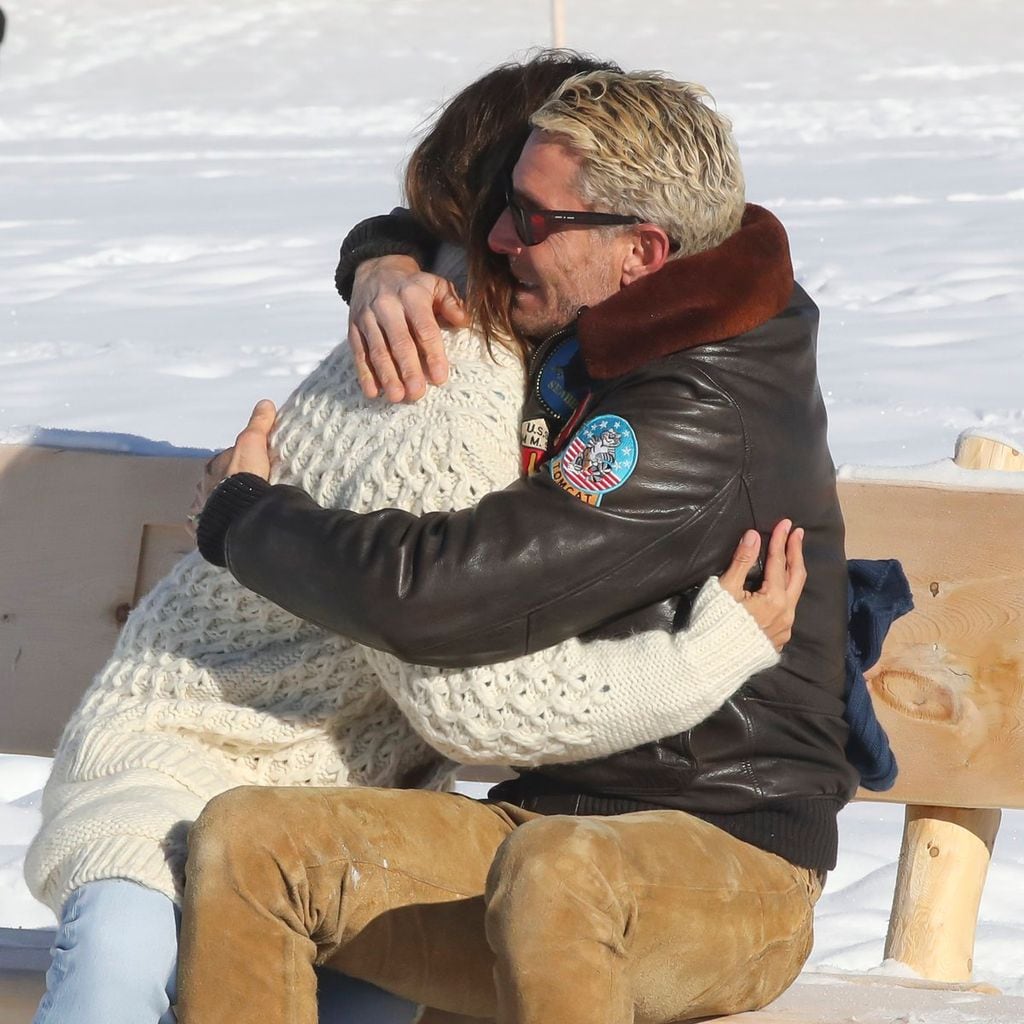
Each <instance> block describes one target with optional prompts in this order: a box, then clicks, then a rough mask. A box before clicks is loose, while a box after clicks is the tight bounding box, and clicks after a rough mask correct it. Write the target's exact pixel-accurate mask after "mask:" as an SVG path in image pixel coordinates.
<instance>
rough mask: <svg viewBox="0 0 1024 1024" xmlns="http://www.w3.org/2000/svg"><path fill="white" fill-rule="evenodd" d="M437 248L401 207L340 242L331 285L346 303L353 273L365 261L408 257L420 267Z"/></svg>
mask: <svg viewBox="0 0 1024 1024" xmlns="http://www.w3.org/2000/svg"><path fill="white" fill-rule="evenodd" d="M438 245H439V241H438V239H436V238H435V237H434V236H433V235H432V234H431V233H430V232H429V231H428V230H427V229H426V228H425V227H423V225H422V224H420V223H419V221H417V220H416V219H415V218H414V217H413V215H412V214H411V213H409V211H408V210H403V209H401V208H399V209H396V210H394V211H392V212H391V213H386V214H383V215H381V216H379V217H370V218H369V219H368V220H364V221H360V222H359V223H358V224H357V225H356V226H355V227H354V228H353V229H352V230H351V231H350V232H349V233H348V234H347V235H346V236H345V241H344V242H342V243H341V252H340V254H339V259H338V269H337V270H336V271H335V272H334V286H335V287H336V288H337V289H338V294H339V295H340V296H341V297H342V298H343V299H344V300H345V301H346V302H349V301H350V300H351V298H352V284H353V282H354V280H355V276H356V270H357V269H358V267H359V264H360V263H362V262H363V261H364V260H372V259H376V258H377V257H378V256H411V257H412V258H413V259H414V260H415V261H416V262H417V263H418V264H419V265H420V267H421V268H426V267H429V266H430V265H431V263H433V261H434V257H435V256H436V255H437V248H438Z"/></svg>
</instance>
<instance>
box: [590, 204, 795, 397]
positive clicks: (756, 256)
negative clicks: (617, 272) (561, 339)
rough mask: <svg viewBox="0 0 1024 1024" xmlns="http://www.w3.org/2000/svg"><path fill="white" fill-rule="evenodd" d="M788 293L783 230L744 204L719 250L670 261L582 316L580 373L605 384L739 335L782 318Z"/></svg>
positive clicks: (789, 284)
mask: <svg viewBox="0 0 1024 1024" xmlns="http://www.w3.org/2000/svg"><path fill="white" fill-rule="evenodd" d="M792 291H793V264H792V262H791V261H790V256H789V240H788V238H787V237H786V229H785V228H784V227H783V226H782V224H781V223H780V221H779V220H778V218H776V217H775V215H774V214H772V213H769V212H768V210H765V209H764V208H762V207H760V206H752V205H748V206H747V208H746V211H745V212H744V214H743V221H742V224H741V225H740V229H739V231H737V232H736V234H734V235H732V236H730V237H729V238H727V239H726V240H725V241H724V242H723V243H722V244H721V245H719V246H716V247H715V248H714V249H709V250H707V251H706V252H700V253H696V254H695V255H693V256H684V257H681V258H680V259H677V260H671V261H670V262H669V263H667V264H666V265H665V266H664V267H663V268H662V269H661V270H659V271H658V272H657V273H656V274H651V275H650V276H649V277H645V278H643V279H642V280H640V281H637V282H636V283H635V284H631V285H630V286H629V287H628V288H623V289H622V291H620V292H616V294H615V295H613V296H612V297H611V298H609V299H606V300H605V301H604V302H601V303H599V304H598V305H596V306H592V307H591V308H589V309H587V310H584V312H583V314H582V315H581V316H580V319H579V324H578V329H579V338H580V349H581V351H582V353H583V359H584V361H585V363H586V366H587V371H588V373H589V374H590V376H591V377H593V378H595V379H598V380H610V379H612V378H614V377H619V376H621V375H622V374H624V373H629V372H630V371H631V370H635V369H636V368H637V367H639V366H643V365H644V364H645V363H648V362H650V361H651V360H653V359H659V358H661V357H663V356H667V355H671V354H672V353H673V352H680V351H682V350H683V349H687V348H695V347H696V346H698V345H707V344H709V343H711V342H715V341H722V340H724V339H725V338H733V337H735V336H736V335H738V334H744V333H745V332H746V331H751V330H753V329H754V328H755V327H758V326H760V325H761V324H763V323H765V322H766V321H767V320H770V319H771V318H772V317H774V316H777V315H778V314H779V313H781V312H782V310H783V309H785V308H786V305H787V303H788V302H789V299H790V295H791V294H792Z"/></svg>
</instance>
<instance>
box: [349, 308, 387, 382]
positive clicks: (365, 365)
mask: <svg viewBox="0 0 1024 1024" xmlns="http://www.w3.org/2000/svg"><path fill="white" fill-rule="evenodd" d="M348 347H349V348H350V349H351V350H352V362H353V363H354V364H355V368H356V376H357V377H358V378H359V386H360V388H362V390H363V394H364V395H366V397H367V398H376V397H377V396H378V395H379V394H380V384H379V383H378V382H377V378H376V376H375V375H374V372H373V370H372V368H371V367H370V361H369V359H368V358H367V356H366V341H365V340H364V338H363V334H362V331H360V330H359V328H358V327H357V326H356V325H355V324H354V323H350V324H349V325H348Z"/></svg>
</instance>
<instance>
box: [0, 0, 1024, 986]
mask: <svg viewBox="0 0 1024 1024" xmlns="http://www.w3.org/2000/svg"><path fill="white" fill-rule="evenodd" d="M3 6H4V8H5V10H6V12H7V14H8V19H9V21H8V36H7V40H6V41H5V43H4V44H3V46H2V47H0V438H6V439H8V440H13V439H17V438H22V437H25V436H27V435H29V434H31V428H32V427H33V426H41V427H46V428H64V429H72V430H89V431H103V432H108V433H109V432H118V433H124V434H132V435H143V436H145V437H148V438H152V439H156V440H161V441H167V442H170V443H171V444H174V445H179V446H194V447H201V448H211V447H219V446H222V445H224V444H226V443H228V442H229V441H230V439H231V438H232V437H233V436H234V434H235V433H236V432H237V431H238V429H239V428H240V426H241V424H242V422H243V421H244V418H245V416H246V415H247V413H248V411H249V409H250V408H251V406H252V404H253V402H254V401H255V400H256V399H257V398H260V397H262V396H266V397H270V398H274V399H276V400H278V401H280V400H281V399H283V398H284V397H285V396H286V394H287V393H288V392H289V391H290V390H291V388H292V387H293V386H294V385H295V384H296V383H297V382H298V381H299V379H300V378H301V377H302V376H304V375H305V374H306V373H308V372H309V371H310V370H311V369H312V368H313V366H314V365H315V363H316V362H317V361H318V360H319V359H320V358H321V357H322V356H323V355H324V354H325V353H326V352H327V351H328V350H329V349H330V348H331V347H332V346H333V345H334V344H335V343H336V342H337V341H338V340H339V339H340V338H341V337H342V335H343V331H344V320H345V309H344V306H343V304H342V303H341V301H340V300H339V299H338V298H337V296H336V295H334V293H333V286H332V275H333V268H334V262H335V258H336V252H337V246H338V243H339V241H340V239H341V237H342V236H343V234H344V232H345V230H346V229H347V228H348V227H349V226H350V225H351V224H352V223H354V222H355V221H356V220H358V219H360V218H361V217H363V216H366V215H369V214H371V213H375V212H380V211H382V210H386V209H388V208H390V207H391V206H392V205H394V204H395V203H396V202H397V201H398V189H397V180H398V172H399V170H400V167H401V165H402V161H403V158H404V156H405V155H406V154H407V152H408V150H409V147H410V136H411V133H413V132H414V131H415V130H416V129H417V127H418V126H419V125H421V124H422V122H423V119H424V118H425V117H426V116H427V115H428V114H429V113H430V111H431V110H432V109H434V107H435V106H436V105H437V104H438V103H439V102H440V101H441V100H443V99H444V97H445V96H447V95H450V94H451V92H452V91H453V90H455V89H457V88H458V87H460V86H462V85H463V84H465V83H466V82H468V81H469V80H471V79H472V78H473V77H475V76H476V75H477V74H479V73H481V72H482V71H484V70H486V69H487V68H488V67H490V66H492V65H493V64H495V63H497V62H498V61H500V60H503V59H507V58H508V57H510V56H512V55H515V54H521V53H522V52H523V51H524V50H525V49H526V48H527V47H529V46H531V45H535V44H543V43H545V42H547V41H548V39H549V38H550V37H549V23H548V3H547V0H516V2H515V3H499V2H497V0H479V2H476V3H470V2H455V0H394V2H388V0H248V2H246V3H245V4H240V3H237V2H234V3H227V2H220V3H218V2H212V0H176V2H167V0H146V2H144V3H140V2H139V0H77V2H75V3H71V2H70V0H4V3H3ZM566 7H567V12H568V40H569V43H570V44H571V45H574V46H577V47H579V48H582V49H587V50H591V51H593V52H595V53H598V54H600V55H602V56H606V57H611V58H614V59H616V60H618V61H619V62H620V63H622V64H623V65H625V66H627V67H633V68H647V67H659V68H664V69H666V70H668V71H670V72H672V73H673V74H675V75H676V76H678V77H681V78H689V79H695V80H697V81H702V82H704V83H706V84H707V85H708V86H709V87H710V88H711V90H712V92H713V93H714V94H715V96H716V97H717V99H718V101H719V105H720V107H721V109H723V110H724V111H725V112H726V113H728V114H729V115H730V116H732V118H733V119H734V122H735V126H736V132H737V136H738V138H739V141H740V144H741V148H742V151H743V155H744V158H745V164H746V168H747V172H748V184H749V189H748V191H749V196H750V198H751V200H752V201H755V202H760V203H763V204H764V205H767V206H769V207H770V208H772V209H773V210H775V211H776V212H777V213H778V214H779V215H780V216H781V217H782V219H783V220H784V222H785V223H786V225H787V227H788V228H789V231H790V236H791V242H792V246H793V253H794V258H795V262H796V266H797V272H798V277H799V278H800V280H801V281H802V282H803V283H804V284H805V286H807V287H808V289H809V290H810V291H811V292H812V294H813V295H814V296H815V298H816V299H817V300H818V302H819V303H820V305H821V307H822V330H821V339H820V355H821V379H822V385H823V388H824V390H825V392H826V396H827V402H828V407H829V413H830V418H831V442H832V447H833V451H834V453H835V455H836V458H837V461H840V462H859V463H875V464H892V465H901V464H909V463H920V462H928V461H932V460H935V459H940V458H942V457H944V456H948V455H950V454H951V452H952V445H953V441H954V439H955V437H956V435H957V433H958V432H959V431H960V430H962V429H964V428H968V427H982V428H986V429H990V430H992V431H994V432H997V433H999V434H1002V435H1008V436H1010V437H1012V438H1016V439H1019V440H1021V441H1024V409H1022V393H1024V370H1022V368H1021V359H1020V355H1019V351H1020V348H1019V345H1020V342H1019V330H1020V326H1021V323H1022V320H1024V318H1022V313H1024V288H1022V284H1024V245H1022V243H1021V228H1022V225H1024V219H1022V214H1024V171H1022V168H1024V51H1022V49H1021V39H1022V38H1024V4H1021V3H1020V0H974V2H972V3H968V2H966V0H948V2H942V0H913V2H905V3H900V2H894V0H859V2H858V3H845V2H829V0H814V2H812V0H784V2H778V3H760V2H755V0H732V2H729V0H720V2H718V3H715V4H707V3H697V2H693V0H686V2H684V0H676V2H672V0H648V2H647V3H645V4H644V5H642V6H638V7H635V8H633V10H635V11H636V12H642V13H631V10H630V8H629V6H628V5H626V4H624V3H622V0H616V2H614V3H613V2H611V0H587V2H584V0H568V2H567V5H566ZM84 684H85V680H83V686H84ZM46 765H47V762H46V761H45V760H44V759H30V758H17V759H14V758H3V757H0V924H7V925H13V924H20V925H24V926H29V927H33V926H41V925H44V924H46V923H47V922H48V920H49V914H48V912H47V911H45V910H44V909H43V908H41V907H40V906H38V905H36V904H33V903H32V901H31V899H30V897H29V896H28V894H27V893H26V892H25V891H24V889H23V888H22V887H21V883H20V862H21V857H22V852H23V849H24V845H25V843H27V841H28V840H29V838H30V837H31V834H32V831H33V829H34V828H35V822H36V813H37V812H36V810H35V808H36V807H37V804H38V790H39V788H40V787H41V786H42V783H43V781H44V779H45V773H46ZM901 817H902V812H901V809H899V808H889V807H885V806H881V805H870V804H863V805H857V806H854V807H851V808H849V809H848V810H847V811H845V812H844V815H843V818H842V821H841V836H842V852H841V859H840V864H839V867H838V868H837V870H836V871H835V872H834V873H833V875H832V876H831V878H830V881H829V885H828V890H827V893H826V895H825V896H824V898H823V899H822V901H821V903H820V904H819V915H818V937H817V944H816V947H815V951H814V955H813V961H812V962H813V963H815V964H829V965H833V966H838V967H842V968H850V969H865V968H869V967H872V966H873V965H876V964H878V962H879V961H880V960H881V956H882V942H883V938H884V933H885V922H886V918H887V915H888V909H889V901H890V898H891V892H892V884H893V879H894V877H895V858H896V855H897V853H898V848H899V835H900V822H901ZM1022 822H1024V815H1022V814H1020V813H1010V814H1007V815H1006V816H1005V817H1004V824H1003V828H1002V830H1001V832H1000V835H999V839H998V841H997V846H996V855H995V860H994V862H993V866H992V870H991V874H990V880H989V884H988V887H987V889H986V895H985V901H984V904H983V907H982V915H981V916H982V921H981V925H980V929H979V936H978V945H977V950H976V955H975V964H976V975H977V976H978V977H980V978H984V979H986V980H988V981H991V982H993V983H995V984H996V985H999V986H1001V987H1002V988H1004V990H1005V991H1007V992H1009V993H1016V994H1019V995H1024V835H1022Z"/></svg>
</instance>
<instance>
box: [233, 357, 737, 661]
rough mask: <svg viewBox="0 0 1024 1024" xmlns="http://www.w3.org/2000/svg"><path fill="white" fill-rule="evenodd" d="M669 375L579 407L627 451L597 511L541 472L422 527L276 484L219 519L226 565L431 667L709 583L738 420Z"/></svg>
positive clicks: (284, 601) (722, 543) (301, 610)
mask: <svg viewBox="0 0 1024 1024" xmlns="http://www.w3.org/2000/svg"><path fill="white" fill-rule="evenodd" d="M677 364H678V359H677V358H676V357H672V358H669V359H665V360H660V361H659V362H658V370H657V371H656V372H655V371H654V370H652V369H651V368H647V369H645V370H642V371H640V372H639V373H637V374H634V375H631V376H630V377H626V378H623V379H622V380H621V381H618V382H615V383H613V385H612V386H611V387H609V388H608V389H607V390H606V391H605V392H603V393H602V394H601V395H600V396H599V397H598V399H597V400H596V401H595V402H594V404H593V405H592V406H591V408H590V410H589V412H588V416H587V420H586V422H587V423H590V422H591V421H593V420H595V419H600V418H601V417H602V416H609V417H613V418H617V419H618V420H620V421H625V422H626V424H627V425H628V426H629V427H630V429H631V432H632V434H633V435H635V440H636V452H637V457H636V461H635V468H634V469H633V470H632V472H631V473H630V474H629V475H628V478H627V479H625V480H624V481H623V482H622V483H621V485H620V486H619V487H618V488H617V489H615V490H612V491H611V492H610V493H607V494H604V495H602V497H601V500H600V504H599V505H598V506H596V507H595V506H593V505H590V504H586V503H585V502H584V501H581V500H580V499H579V498H578V497H574V496H573V495H572V494H570V493H568V492H567V491H566V490H563V489H562V487H561V486H559V484H558V483H556V482H555V479H554V478H553V476H552V473H551V471H550V468H546V467H542V469H541V470H540V472H538V473H536V474H535V475H534V476H531V477H529V478H527V479H523V480H519V481H517V482H516V483H514V484H513V485H511V486H510V487H508V488H506V489H505V490H503V491H500V492H497V493H494V494H489V495H486V496H485V497H484V498H483V499H482V500H481V501H480V502H479V503H478V504H477V505H476V506H475V507H473V508H468V509H464V510H461V511H458V512H453V513H432V514H428V515H424V516H419V517H417V516H414V515H411V514H409V513H407V512H403V511H400V510H397V509H385V510H382V511H377V512H372V513H369V514H365V515H360V514H357V513H354V512H349V511H346V510H340V511H339V510H328V509H324V508H321V507H320V506H319V505H317V504H316V503H315V502H314V501H313V500H312V499H311V498H310V497H309V496H308V495H307V494H305V493H304V492H303V491H301V490H299V489H297V488H293V487H284V486H278V487H273V488H271V489H270V490H269V491H268V492H267V493H266V494H265V495H264V496H263V497H261V498H260V499H259V500H258V501H257V502H256V503H255V504H253V505H252V506H251V507H250V508H248V509H246V510H245V511H244V512H243V513H242V514H241V515H239V516H238V517H237V518H236V519H235V520H234V521H233V522H232V524H231V526H230V528H229V529H228V531H227V535H226V543H225V553H226V560H227V565H228V568H229V569H230V570H231V572H232V573H233V574H234V575H235V577H236V578H237V579H238V580H239V581H240V582H241V583H242V584H243V585H245V586H247V587H249V588H250V589H252V590H255V591H256V592H258V593H260V594H263V595H264V596H266V597H268V598H269V599H270V600H272V601H275V602H276V603H278V604H280V605H281V606H283V607H284V608H287V609H288V610H289V611H291V612H293V613H294V614H296V615H298V616H300V617H302V618H304V619H308V620H311V621H313V622H316V623H318V624H320V625H322V626H324V627H325V628H327V629H330V630H333V631H335V632H338V633H342V634H344V635H346V636H349V637H352V638H353V639H355V640H357V641H359V642H361V643H364V644H367V645H369V646H371V647H376V648H379V649H382V650H387V651H390V652H392V653H394V654H396V655H398V656H399V657H400V658H402V659H403V660H406V661H415V662H419V663H422V664H428V665H441V666H460V665H474V664H485V663H490V662H494V661H498V660H502V659H506V658H513V657H517V656H519V655H521V654H525V653H528V652H531V651H535V650H538V649H541V648H544V647H548V646H550V645H552V644H555V643H558V642H560V641H561V640H564V639H566V638H568V637H571V636H577V635H579V634H581V633H584V632H586V631H588V630H591V629H593V628H596V627H598V626H600V625H602V624H604V623H607V622H609V621H611V620H614V619H616V618H618V617H620V616H621V615H623V614H625V613H627V612H629V611H632V610H634V609H637V608H641V607H644V606H646V605H649V604H651V603H653V602H656V601H660V600H663V599H665V598H668V597H670V596H672V595H675V594H678V593H680V592H682V591H684V590H686V589H688V588H689V587H691V586H693V585H695V584H697V583H701V582H703V581H704V580H705V579H706V578H707V576H709V575H711V574H713V573H715V572H718V571H721V569H722V568H723V567H724V565H725V564H726V563H727V562H728V554H729V552H730V551H731V549H732V545H733V544H734V543H735V540H736V538H737V537H739V535H740V532H741V530H742V529H743V528H744V527H746V526H748V525H750V516H749V510H748V509H747V507H746V505H745V502H744V500H743V495H744V490H745V488H744V480H743V474H744V452H745V448H746V446H745V443H744V437H743V430H742V424H741V422H740V417H739V415H738V413H737V411H736V409H735V408H734V406H733V404H732V402H731V401H730V399H729V397H728V396H727V395H725V394H723V393H722V392H721V391H720V390H719V389H718V388H717V387H716V386H715V384H714V383H713V382H712V381H711V380H710V379H708V378H707V377H705V376H704V375H703V374H702V373H701V372H700V371H697V372H694V371H693V370H692V368H691V369H690V371H689V372H681V371H680V370H679V369H678V366H677ZM712 531H714V539H713V542H709V536H710V535H711V534H712Z"/></svg>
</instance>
